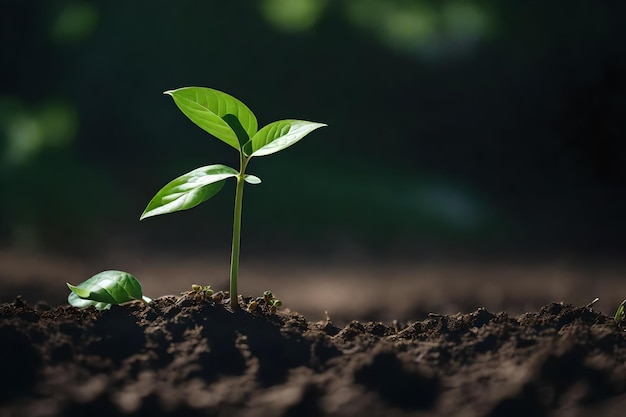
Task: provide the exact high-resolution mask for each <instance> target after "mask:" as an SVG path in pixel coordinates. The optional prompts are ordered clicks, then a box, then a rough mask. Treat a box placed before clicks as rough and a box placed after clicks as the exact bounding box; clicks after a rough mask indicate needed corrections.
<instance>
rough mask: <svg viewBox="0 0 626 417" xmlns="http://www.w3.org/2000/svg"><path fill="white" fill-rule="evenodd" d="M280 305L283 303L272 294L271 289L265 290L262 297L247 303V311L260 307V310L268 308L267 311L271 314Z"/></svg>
mask: <svg viewBox="0 0 626 417" xmlns="http://www.w3.org/2000/svg"><path fill="white" fill-rule="evenodd" d="M282 305H283V303H282V302H281V301H280V300H279V299H277V298H276V297H274V294H273V293H272V292H271V291H265V292H264V293H263V297H257V298H256V299H254V300H252V301H250V303H248V311H250V312H254V311H256V310H257V309H259V308H261V310H266V311H267V310H269V312H270V313H272V314H273V313H276V311H277V310H278V307H280V306H282Z"/></svg>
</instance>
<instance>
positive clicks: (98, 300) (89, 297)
mask: <svg viewBox="0 0 626 417" xmlns="http://www.w3.org/2000/svg"><path fill="white" fill-rule="evenodd" d="M67 286H68V288H69V289H70V290H71V292H70V295H69V296H68V297H67V301H68V302H69V303H70V305H73V306H74V307H78V308H86V307H89V306H94V307H95V308H96V309H98V310H108V309H109V308H111V305H112V304H122V303H126V302H128V301H133V300H141V301H143V302H144V303H146V304H148V303H149V302H150V301H152V300H151V299H150V298H148V297H146V296H144V295H143V289H142V288H141V284H140V283H139V281H137V278H135V277H134V276H132V275H131V274H129V273H128V272H123V271H103V272H100V273H99V274H96V275H94V276H93V277H91V278H89V279H88V280H87V281H85V282H82V283H80V284H78V285H72V284H70V283H69V282H68V283H67Z"/></svg>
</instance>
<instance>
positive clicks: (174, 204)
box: [140, 164, 238, 220]
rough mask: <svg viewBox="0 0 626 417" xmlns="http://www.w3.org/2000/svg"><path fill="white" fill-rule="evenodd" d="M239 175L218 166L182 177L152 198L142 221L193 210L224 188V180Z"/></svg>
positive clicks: (222, 166)
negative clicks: (160, 215) (161, 215)
mask: <svg viewBox="0 0 626 417" xmlns="http://www.w3.org/2000/svg"><path fill="white" fill-rule="evenodd" d="M237 174H238V173H237V171H235V170H234V169H233V168H231V167H228V166H226V165H220V164H217V165H208V166H205V167H201V168H197V169H194V170H193V171H191V172H188V173H186V174H185V175H181V176H180V177H178V178H176V179H175V180H173V181H171V182H169V183H168V184H167V185H166V186H165V187H163V188H161V190H159V192H158V193H156V195H155V196H154V197H152V200H150V202H149V203H148V206H147V207H146V209H145V210H144V212H143V214H142V215H141V217H140V220H142V219H145V218H146V217H152V216H157V215H159V214H167V213H173V212H176V211H180V210H188V209H190V208H193V207H195V206H197V205H198V204H200V203H202V202H204V201H206V200H208V199H209V198H211V197H213V196H214V195H215V194H217V193H218V192H219V191H220V190H221V189H222V187H223V186H224V180H225V179H226V178H230V177H236V176H237Z"/></svg>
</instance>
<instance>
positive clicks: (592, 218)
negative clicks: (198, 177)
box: [0, 0, 626, 259]
mask: <svg viewBox="0 0 626 417" xmlns="http://www.w3.org/2000/svg"><path fill="white" fill-rule="evenodd" d="M625 21H626V3H624V2H622V1H592V0H587V1H568V2H566V1H554V2H545V1H523V2H501V1H482V2H471V1H461V0H458V1H427V0H422V1H419V0H413V1H410V0H384V1H383V0H378V1H376V0H328V1H323V0H257V1H249V2H245V1H231V2H223V1H220V2H217V1H177V2H172V1H153V2H150V3H146V2H129V1H120V0H112V1H106V2H104V1H103V2H88V1H63V0H46V1H23V0H6V1H3V2H1V3H0V36H1V39H2V43H1V46H0V48H1V49H0V54H1V56H2V66H1V71H2V78H1V80H2V81H1V90H0V134H1V135H2V136H1V142H0V240H1V243H2V245H3V246H5V247H11V248H19V249H24V250H38V251H50V252H69V253H79V254H80V253H87V252H89V253H97V252H98V251H99V250H102V249H103V248H109V247H111V246H113V247H117V246H119V247H128V248H132V247H141V248H143V249H150V250H151V249H155V250H165V251H173V252H176V251H197V252H199V253H201V252H212V251H213V252H218V253H224V254H227V253H228V251H229V248H230V233H231V230H230V228H231V217H232V200H233V194H234V185H233V184H232V183H230V184H228V185H227V186H226V187H225V188H224V190H222V192H221V193H220V194H219V195H218V196H216V197H215V198H214V199H213V200H210V201H209V202H207V203H205V204H203V205H202V206H200V207H198V208H195V209H193V210H190V211H187V212H182V213H176V214H174V215H168V216H160V217H156V218H151V219H147V220H146V221H143V222H141V223H140V222H139V220H138V219H139V215H140V213H141V212H142V211H143V209H144V208H145V205H146V204H147V202H148V201H149V199H150V198H151V197H152V196H153V195H154V193H155V192H156V191H157V190H158V189H159V188H160V187H162V186H163V185H164V184H165V183H167V182H168V181H170V180H171V179H173V178H174V177H176V176H178V175H181V174H183V173H185V172H187V171H190V170H191V169H194V168H196V167H199V166H202V165H208V164H212V163H225V164H228V165H231V166H235V165H236V163H237V162H236V161H237V160H236V153H235V152H234V151H233V150H232V149H231V148H230V147H228V146H227V145H225V144H223V143H222V142H220V141H218V140H216V139H215V138H212V137H210V136H209V135H207V134H206V133H204V132H203V131H201V130H200V129H199V128H197V127H196V126H195V125H193V124H192V123H191V122H190V121H189V120H187V119H186V117H185V116H184V115H182V113H180V112H179V111H178V109H177V108H176V106H175V105H174V103H173V102H172V100H171V98H169V97H167V96H163V95H162V94H161V93H162V92H163V91H165V90H169V89H174V88H178V87H182V86H189V85H197V86H207V87H212V88H215V89H219V90H222V91H225V92H227V93H229V94H231V95H233V96H235V97H237V98H239V99H240V100H242V101H243V102H244V103H246V104H247V105H248V106H249V107H250V108H251V109H252V110H253V111H254V112H255V114H256V115H257V118H258V120H259V125H260V126H262V125H265V124H267V123H269V122H271V121H274V120H278V119H284V118H300V119H305V120H311V121H319V122H324V123H327V124H328V125H329V127H327V128H324V129H321V130H318V131H316V132H314V133H313V134H311V135H310V136H309V137H307V138H306V139H305V140H303V141H302V142H300V143H298V144H297V145H296V146H294V147H292V148H289V149H288V150H286V151H284V152H281V153H280V154H275V155H271V156H268V157H265V158H258V159H255V160H254V161H253V162H252V164H251V165H250V167H249V172H251V173H254V174H256V175H258V176H260V177H261V178H262V179H263V184H261V185H260V186H248V187H247V188H246V191H245V200H244V224H243V237H242V239H243V254H242V259H245V257H247V256H250V257H254V256H255V255H257V254H266V253H276V252H277V251H288V252H291V253H295V254H305V255H308V254H314V255H316V256H317V255H319V256H337V254H339V255H338V256H344V255H345V256H351V254H357V255H364V256H366V257H372V256H373V257H381V258H384V257H394V256H409V257H411V259H415V258H420V257H437V256H442V255H446V254H455V256H456V255H459V256H467V257H482V258H488V259H489V258H491V257H493V258H496V257H519V258H524V257H531V258H532V257H543V258H546V257H547V258H550V257H555V256H559V257H571V258H575V259H578V258H580V257H585V258H589V259H605V258H619V256H621V254H622V251H623V249H624V242H625V239H624V238H625V237H626V221H624V214H625V213H626V210H625V209H626V198H625V196H624V191H625V185H626V145H625V142H624V139H625V132H626V117H625V110H626V48H625V45H626V29H625V24H624V22H625Z"/></svg>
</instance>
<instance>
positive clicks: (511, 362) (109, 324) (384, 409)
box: [0, 253, 626, 417]
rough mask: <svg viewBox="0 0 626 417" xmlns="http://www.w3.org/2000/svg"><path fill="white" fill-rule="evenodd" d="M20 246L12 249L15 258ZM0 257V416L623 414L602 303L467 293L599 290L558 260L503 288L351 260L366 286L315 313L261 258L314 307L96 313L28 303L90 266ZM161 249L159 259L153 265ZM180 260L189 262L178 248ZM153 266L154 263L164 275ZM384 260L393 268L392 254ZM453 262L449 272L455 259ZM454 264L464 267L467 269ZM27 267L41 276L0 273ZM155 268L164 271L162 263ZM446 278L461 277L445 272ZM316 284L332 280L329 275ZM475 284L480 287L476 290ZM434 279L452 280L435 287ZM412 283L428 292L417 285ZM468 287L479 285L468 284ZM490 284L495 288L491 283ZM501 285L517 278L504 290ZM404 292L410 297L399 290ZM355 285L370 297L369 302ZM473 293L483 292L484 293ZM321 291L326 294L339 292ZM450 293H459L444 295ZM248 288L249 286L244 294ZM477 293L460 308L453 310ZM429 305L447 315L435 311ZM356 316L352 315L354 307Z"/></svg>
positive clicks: (622, 351) (623, 373)
mask: <svg viewBox="0 0 626 417" xmlns="http://www.w3.org/2000/svg"><path fill="white" fill-rule="evenodd" d="M15 259H18V260H19V261H18V262H16V263H15V264H14V265H13V267H12V266H11V265H12V264H11V262H13V261H12V260H15ZM133 259H136V258H133ZM0 260H1V261H2V262H0V277H2V278H3V279H1V280H0V290H1V291H0V292H2V293H4V294H6V293H7V292H8V291H13V290H15V291H17V292H18V293H22V294H24V298H22V297H19V296H18V297H16V296H15V295H14V296H13V299H12V301H8V300H4V301H6V302H4V303H3V304H0V375H2V376H3V378H2V386H1V387H0V417H8V416H11V417H17V416H33V417H56V416H69V417H72V416H91V417H98V416H108V417H110V416H151V417H159V416H191V417H193V416H242V417H254V416H264V417H265V416H267V417H272V416H302V417H307V416H337V417H341V416H391V417H395V416H455V417H479V416H490V417H495V416H574V417H576V416H581V417H582V416H590V415H593V416H594V417H596V416H618V415H619V416H621V415H622V414H623V409H624V406H625V405H626V367H625V364H626V334H625V333H624V331H623V329H622V328H620V327H619V326H617V325H616V324H615V322H614V320H613V318H612V317H610V316H607V315H605V314H603V313H601V312H600V311H599V310H598V306H600V305H601V302H599V303H596V304H593V303H588V304H587V303H586V302H585V303H580V304H579V305H572V304H567V303H561V302H552V303H545V304H544V306H543V307H541V305H538V307H537V308H535V309H533V310H531V311H530V312H524V311H525V310H522V311H520V312H516V313H513V312H504V311H500V312H497V311H490V309H491V308H490V309H485V308H477V307H475V305H476V304H477V303H478V302H481V301H486V303H485V304H486V306H487V307H489V306H490V304H489V301H491V305H492V306H493V305H496V306H500V304H499V303H501V304H502V305H504V306H507V305H510V306H511V309H512V310H515V309H518V310H519V309H520V308H523V306H525V305H528V303H530V304H532V303H533V302H536V301H537V300H538V299H542V296H543V297H545V296H546V294H548V296H552V295H554V296H558V295H559V294H560V295H563V294H565V293H564V292H563V291H573V290H572V288H575V289H576V294H578V295H577V296H572V297H571V298H572V299H575V300H579V299H585V297H586V299H587V301H588V302H590V301H591V300H592V299H593V298H594V297H595V295H598V296H601V295H603V294H599V293H597V292H592V291H595V289H596V288H595V287H594V288H591V287H589V285H591V284H590V282H592V280H584V279H581V280H579V281H577V279H576V277H575V276H572V274H571V273H570V274H563V273H562V272H563V269H562V268H561V269H560V271H561V273H559V274H554V276H558V277H560V278H559V279H561V278H563V277H565V276H567V277H568V279H566V280H565V281H563V282H561V284H563V285H556V283H557V282H560V281H554V280H553V281H551V280H550V279H547V278H546V274H545V271H547V270H550V268H548V269H543V271H544V273H543V275H542V273H540V272H541V271H542V270H541V269H534V270H533V271H532V272H534V274H533V273H529V269H527V270H526V276H527V278H528V279H524V280H521V279H512V280H508V281H507V280H502V281H501V283H500V285H499V286H498V285H496V284H495V281H490V279H489V276H490V273H489V270H488V269H486V268H481V269H480V271H482V273H481V274H477V273H476V274H475V276H476V277H480V280H478V278H476V279H468V280H466V281H462V280H458V279H451V280H450V281H447V280H446V279H445V278H442V274H436V273H434V272H433V271H434V269H433V268H430V269H429V271H430V273H431V275H432V276H431V278H432V277H437V279H427V278H425V277H427V276H428V274H427V273H426V272H425V270H423V269H422V270H421V271H420V273H419V276H420V277H421V278H423V279H422V280H421V281H420V280H418V281H420V282H421V283H422V284H420V283H419V282H418V281H416V280H415V279H412V280H405V281H406V282H405V281H403V280H402V279H399V278H398V279H397V280H396V281H389V280H388V281H387V282H385V283H384V285H386V286H393V287H394V288H395V287H397V288H398V289H397V290H396V291H397V292H393V293H392V294H391V298H389V296H390V294H388V293H385V292H383V291H380V290H377V289H376V288H380V287H375V286H374V284H373V282H374V281H375V280H374V279H372V280H371V281H369V278H368V273H369V274H370V275H371V274H374V275H376V274H377V273H376V272H375V271H376V269H375V268H373V267H371V265H370V266H366V267H365V268H363V269H361V270H360V272H354V271H353V272H352V273H353V274H356V275H357V276H358V278H359V280H358V283H359V285H360V287H359V288H360V290H359V291H355V290H353V292H352V293H353V295H352V296H351V297H350V296H348V297H346V296H343V300H344V304H345V305H348V306H352V307H353V308H354V310H351V309H350V307H347V308H346V309H344V310H340V309H337V308H335V307H333V308H332V309H331V312H330V313H329V314H330V317H328V316H327V315H326V316H324V314H323V313H322V316H321V317H316V318H314V319H311V318H310V317H311V316H315V312H316V311H318V310H315V309H313V308H311V305H312V304H306V302H305V300H309V301H310V302H311V303H313V301H315V302H317V304H318V309H319V304H323V303H321V302H320V298H319V297H320V294H321V293H316V292H315V291H314V289H313V288H311V289H310V290H309V289H308V288H307V287H306V282H307V281H303V282H301V283H300V284H299V285H300V287H298V286H297V285H295V284H294V287H293V288H294V290H293V291H292V290H290V288H291V287H289V285H288V284H287V280H285V281H282V280H281V278H280V276H276V275H275V274H273V273H271V271H270V272H268V271H269V270H268V269H267V266H266V269H265V271H266V274H265V275H270V276H271V278H272V280H269V281H264V280H263V279H261V281H262V283H261V284H260V285H265V284H267V283H268V282H270V281H271V282H273V285H272V288H280V289H281V293H280V294H279V295H280V296H281V297H280V298H281V299H283V301H284V302H285V301H287V302H285V304H287V305H290V304H292V303H291V302H289V301H290V300H291V301H293V304H295V305H296V306H301V307H302V308H303V309H304V310H305V311H307V316H303V315H301V314H298V313H296V312H294V311H290V310H289V309H288V308H282V309H280V310H279V311H278V312H276V313H273V312H271V311H269V309H268V308H267V307H263V306H260V307H258V308H257V309H256V310H255V311H253V312H250V311H247V310H246V309H245V308H242V309H241V310H239V311H236V312H233V311H231V310H230V308H229V306H228V299H224V300H221V301H219V300H213V299H203V298H202V297H197V296H195V295H194V294H192V293H191V292H186V293H182V294H180V293H179V295H175V296H174V295H172V296H163V297H159V298H155V300H154V301H153V303H151V304H149V305H148V306H146V305H144V304H142V303H140V302H133V303H128V304H125V305H122V306H113V307H112V308H111V309H110V310H105V311H96V310H95V309H92V308H90V309H84V310H80V309H76V308H73V307H70V306H69V305H67V304H66V303H63V302H60V303H58V305H55V303H49V302H35V301H30V300H31V299H32V298H33V293H34V292H35V290H34V289H33V288H34V287H37V286H39V287H45V286H44V285H43V284H42V283H43V282H47V280H48V278H49V277H43V275H41V274H43V272H42V271H44V270H45V271H48V273H49V274H50V273H51V271H54V270H55V268H56V267H58V271H59V273H60V274H65V275H63V276H61V277H56V278H55V279H54V280H53V281H50V282H49V283H48V284H47V287H53V288H55V291H56V290H57V289H59V288H61V290H60V291H62V292H63V294H64V296H66V293H67V290H64V289H63V288H62V286H63V283H64V281H65V280H70V281H74V282H75V283H77V282H78V281H79V280H78V279H74V278H75V277H74V272H76V271H78V273H79V274H83V275H84V271H83V266H81V265H78V266H77V265H76V264H73V266H71V265H69V264H66V263H63V262H60V263H57V264H54V263H50V262H43V263H41V264H40V265H41V270H39V269H37V268H39V266H37V265H39V264H38V262H37V261H36V260H35V259H34V258H28V259H26V258H20V257H19V256H16V255H15V254H12V255H11V256H9V255H6V254H5V257H4V258H3V257H2V253H0ZM57 261H58V260H57ZM117 262H118V263H117V264H118V265H119V264H124V262H123V261H122V260H120V259H118V260H117ZM163 262H164V263H165V264H168V263H171V260H168V259H164V260H163ZM154 263H155V262H152V263H151V265H152V267H153V268H156V269H158V268H159V266H158V265H157V266H154ZM55 265H56V267H55ZM186 265H187V267H189V266H190V265H194V263H193V262H191V261H190V260H187V261H186ZM135 266H137V268H138V269H140V268H139V265H135ZM253 266H254V267H253V268H250V265H248V268H249V269H248V270H249V271H251V270H256V271H264V269H263V266H262V265H259V264H257V265H253ZM90 267H93V265H92V266H90ZM333 268H334V270H335V273H334V274H329V273H328V271H326V272H324V274H325V275H326V276H331V277H333V276H334V277H336V276H349V275H350V274H349V271H350V270H349V269H347V268H344V269H341V268H339V269H337V266H336V265H335V266H333ZM124 269H126V268H124ZM156 269H155V271H153V272H154V273H153V274H152V277H155V276H157V277H158V276H159V274H158V272H157V271H156ZM294 270H297V268H295V267H294V268H291V271H292V272H293V271H294ZM382 270H384V271H386V273H387V274H392V272H390V271H392V269H391V268H390V267H389V265H386V266H384V267H382ZM477 270H478V269H476V268H474V269H473V271H477ZM572 270H576V271H579V270H582V268H578V267H577V268H573V269H572ZM572 270H570V272H571V271H572ZM25 271H26V272H25ZM28 271H30V272H28ZM68 271H69V272H68ZM72 271H74V272H72ZM180 271H182V268H179V272H180ZM366 271H369V272H366ZM446 271H447V274H448V275H450V269H449V268H448V269H447V270H446ZM459 271H460V273H462V274H464V275H465V276H466V277H468V278H471V277H472V276H473V274H472V272H471V271H472V270H470V269H469V268H460V269H459ZM494 271H495V270H492V271H491V272H492V273H494V274H495V272H494ZM497 271H499V273H502V271H503V269H502V268H499V269H497ZM144 272H145V271H144ZM195 272H196V273H197V272H198V271H197V270H196V271H195ZM204 272H206V271H204ZM300 272H302V270H300ZM396 272H397V271H396ZM614 272H615V271H613V272H610V273H608V272H606V271H605V273H604V274H603V273H601V271H597V270H596V272H595V275H594V277H595V278H596V280H595V281H594V282H599V283H598V284H597V285H600V286H602V285H604V287H605V288H606V286H607V284H608V283H610V282H614V283H616V284H615V285H618V284H617V282H618V281H617V280H615V279H614V278H615V275H613V273H614ZM20 273H22V274H24V277H30V278H32V279H30V281H34V282H35V283H37V285H34V287H33V284H32V283H28V282H26V281H28V280H26V279H15V280H13V281H11V280H9V279H7V278H8V277H19V276H20V275H19V274H20ZM160 273H161V274H164V275H169V274H170V271H169V270H168V269H166V268H164V267H162V268H161V271H160ZM38 274H39V275H41V276H40V279H39V281H38V280H37V279H35V277H36V276H39V275H38ZM184 274H185V273H184V272H181V276H184ZM412 274H413V273H409V272H408V271H407V272H406V276H411V275H412ZM44 275H45V274H44ZM67 275H71V276H72V277H71V278H68V277H67ZM136 275H137V274H136ZM190 275H192V274H191V273H190ZM260 275H263V274H260ZM392 275H393V274H392ZM396 275H398V274H396ZM444 275H445V274H444ZM452 275H453V274H452ZM496 275H497V274H496ZM522 275H524V274H521V275H520V276H522ZM138 276H142V277H143V276H146V277H149V276H150V275H149V274H145V275H144V274H143V272H142V273H141V274H140V275H138ZM533 277H535V278H533ZM159 279H160V278H159ZM59 281H61V284H60V285H59ZM146 281H147V285H145V283H144V290H146V287H148V288H149V289H150V291H146V293H148V295H153V292H154V291H153V290H154V288H158V286H155V285H154V284H155V281H150V279H146ZM291 281H293V280H291ZM378 281H380V280H379V279H378ZM455 281H456V282H457V283H458V284H457V285H456V287H455V286H453V285H451V283H452V282H455ZM181 282H183V283H184V282H185V280H184V279H182V278H181V280H178V281H177V282H176V283H175V284H174V285H178V286H180V285H187V284H186V283H184V284H181ZM316 282H317V286H318V287H319V286H322V287H325V284H324V282H323V280H321V279H320V280H317V281H316ZM350 282H352V281H351V280H350V279H347V280H344V281H342V283H339V282H335V288H337V291H338V293H339V294H348V293H349V291H348V290H347V289H346V288H352V287H350V285H351V284H349V283H350ZM390 282H395V284H394V285H390ZM402 282H404V284H402ZM424 282H429V284H424ZM479 282H481V283H482V285H483V288H480V291H477V290H476V288H478V285H480V284H478V283H479ZM540 282H541V283H542V284H543V285H540V284H539V283H540ZM566 282H568V283H569V285H566V284H565V283H566ZM434 283H438V285H440V286H443V287H446V288H447V290H448V293H447V294H446V293H445V292H442V291H439V292H438V291H437V290H436V289H437V288H438V287H437V286H436V285H435V284H434ZM485 283H489V285H485ZM572 283H577V285H572ZM584 283H587V284H584ZM40 284H41V285H40ZM492 284H493V285H492ZM578 284H580V285H578ZM420 285H421V286H420ZM464 285H466V286H468V287H465V286H464ZM585 285H586V286H585ZM416 286H418V287H420V288H421V290H422V291H421V294H423V295H422V298H419V299H418V298H417V295H416V297H413V295H412V293H411V292H410V288H415V287H416ZM472 286H473V287H474V291H471V289H470V290H468V288H470V287H472ZM39 287H38V288H39ZM187 288H189V287H187ZM295 288H299V291H296V290H295ZM303 288H304V290H303ZM459 288H460V290H459ZM494 288H501V289H503V291H504V292H503V293H502V294H500V296H498V295H497V292H494ZM510 288H513V291H512V292H510V291H509V292H507V291H508V290H507V289H509V290H510ZM524 288H527V289H528V291H527V292H525V291H524ZM39 289H40V290H41V288H39ZM530 289H534V291H535V295H534V297H533V296H531V292H530ZM621 289H622V288H621V287H619V291H615V292H616V293H619V292H620V291H621ZM283 290H284V291H283ZM377 291H378V293H377ZM551 291H555V292H551ZM558 291H561V292H560V293H559V292H558ZM403 292H404V297H398V294H401V293H403ZM461 292H462V293H463V294H465V298H464V299H461V298H462V297H460V296H459V294H460V293H461ZM362 293H365V294H366V295H367V297H370V298H371V300H372V302H370V303H369V304H367V305H365V306H364V303H363V302H362V299H361V298H360V295H359V294H361V295H362ZM50 294H53V292H51V293H47V292H46V291H45V289H44V290H43V291H41V293H40V294H39V295H41V296H42V298H44V299H45V298H48V299H53V300H54V302H56V300H57V298H55V296H52V295H50ZM324 294H325V293H324ZM376 294H378V299H376ZM436 294H444V295H443V296H441V297H438V296H436ZM481 294H488V295H489V297H487V298H486V299H484V300H483V299H480V297H481ZM512 294H517V297H519V299H518V298H515V297H514V296H513V295H512ZM537 294H543V295H542V296H538V295H537ZM567 294H569V293H567ZM567 294H566V295H567ZM572 294H574V293H572ZM619 295H620V294H613V295H612V296H613V297H614V298H615V299H617V297H619ZM412 297H413V302H414V304H413V306H412V307H410V303H408V302H407V304H406V305H404V304H402V303H392V302H391V300H392V299H396V300H398V299H401V300H405V301H406V299H411V298H412ZM338 298H341V297H338ZM322 299H323V301H325V302H327V303H328V304H330V305H333V299H332V297H327V298H323V297H322ZM443 299H448V301H449V302H450V300H453V301H454V300H456V301H455V302H456V304H450V305H447V304H445V302H444V301H443ZM249 300H250V299H246V300H242V306H245V305H247V302H248V301H249ZM311 300H313V301H311ZM494 300H496V301H494ZM515 300H518V302H515ZM0 301H2V300H0ZM427 301H430V304H428V302H427ZM611 303H614V300H613V299H611ZM472 304H473V305H474V307H473V308H472V309H468V310H466V311H469V313H465V314H461V313H456V314H452V313H450V312H449V311H446V310H450V309H455V308H457V307H460V308H465V307H466V306H468V305H472ZM355 305H360V306H361V310H358V309H356V307H354V306H355ZM615 305H616V304H613V306H615ZM333 306H334V305H333ZM381 306H388V307H389V308H387V309H384V308H381ZM437 309H439V311H443V312H446V313H447V314H439V313H429V312H428V311H429V310H430V311H437ZM334 311H339V313H338V314H335V313H334ZM351 314H354V316H355V317H357V318H359V320H360V321H356V320H350V315H351ZM390 315H391V316H394V315H395V317H398V320H393V319H391V318H388V316H390ZM377 317H381V318H380V319H377ZM383 317H384V318H383ZM379 320H382V321H379Z"/></svg>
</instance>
